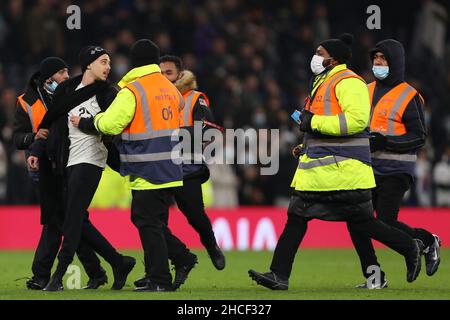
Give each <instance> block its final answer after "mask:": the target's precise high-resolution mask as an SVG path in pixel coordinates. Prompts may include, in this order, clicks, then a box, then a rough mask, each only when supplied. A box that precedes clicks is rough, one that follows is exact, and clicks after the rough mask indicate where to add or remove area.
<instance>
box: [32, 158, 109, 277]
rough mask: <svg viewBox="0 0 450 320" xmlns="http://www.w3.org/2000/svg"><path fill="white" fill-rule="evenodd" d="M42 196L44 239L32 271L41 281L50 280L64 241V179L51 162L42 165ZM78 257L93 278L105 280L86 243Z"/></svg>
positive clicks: (93, 254) (82, 243)
mask: <svg viewBox="0 0 450 320" xmlns="http://www.w3.org/2000/svg"><path fill="white" fill-rule="evenodd" d="M39 164H40V170H39V184H38V186H39V193H40V196H41V223H42V224H43V227H42V231H41V236H40V239H39V243H38V246H37V248H36V251H35V254H34V258H33V264H32V267H31V269H32V272H33V275H34V276H36V277H40V278H50V273H51V269H52V266H53V263H54V261H55V259H56V255H57V254H58V250H59V248H60V246H61V241H62V223H63V220H64V183H63V178H62V176H58V175H55V174H54V173H53V172H52V169H51V165H50V162H49V161H48V160H46V159H42V161H40V162H39ZM77 255H78V258H79V259H80V262H81V264H82V265H83V267H84V269H85V271H86V273H87V275H88V276H89V277H90V278H97V277H101V276H102V275H103V274H104V273H105V271H104V270H103V268H102V267H101V265H100V260H99V259H98V257H97V255H96V254H95V252H94V251H93V250H92V248H91V247H89V245H87V244H86V243H85V242H83V241H82V242H81V243H80V245H79V246H78V249H77Z"/></svg>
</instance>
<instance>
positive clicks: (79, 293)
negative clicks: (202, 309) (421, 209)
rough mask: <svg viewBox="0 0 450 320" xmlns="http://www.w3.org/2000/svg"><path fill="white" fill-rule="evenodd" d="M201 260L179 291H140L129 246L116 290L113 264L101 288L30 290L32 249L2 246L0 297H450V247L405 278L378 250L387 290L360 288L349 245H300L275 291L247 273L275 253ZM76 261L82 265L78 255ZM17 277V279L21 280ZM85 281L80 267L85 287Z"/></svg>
mask: <svg viewBox="0 0 450 320" xmlns="http://www.w3.org/2000/svg"><path fill="white" fill-rule="evenodd" d="M195 253H196V254H197V255H198V256H199V264H198V265H197V266H196V268H194V269H193V270H192V272H191V274H190V276H189V278H188V280H187V281H186V283H185V284H184V285H183V286H182V287H181V288H180V289H179V290H178V291H176V292H165V293H136V292H133V291H132V290H133V281H134V280H135V279H137V278H139V277H140V276H142V275H143V273H144V267H143V264H142V262H141V261H142V252H140V251H128V252H127V254H130V255H132V256H134V257H136V258H137V261H138V262H137V264H136V267H135V268H134V270H133V271H132V272H131V274H130V276H129V277H128V281H127V284H126V286H125V287H124V288H123V289H122V290H121V291H112V290H110V289H109V288H110V287H111V284H112V275H111V268H110V267H109V266H108V265H107V264H106V263H105V262H103V266H104V267H105V269H106V270H107V271H108V276H109V279H110V281H109V284H107V285H106V286H103V287H101V288H100V289H99V290H95V291H87V290H67V289H65V291H64V292H55V293H51V292H48V293H47V292H42V291H31V290H27V289H26V287H25V281H26V280H25V279H20V278H23V277H26V276H30V275H31V271H30V268H31V261H32V257H33V253H32V252H30V251H0V300H5V299H33V300H36V299H70V300H72V299H80V300H92V299H94V300H103V299H107V300H117V299H132V300H135V299H152V300H154V299H167V300H178V299H187V300H209V299H215V300H222V299H224V300H228V299H231V300H239V299H249V300H277V299H282V300H297V299H309V300H315V299H363V300H364V299H370V300H373V299H408V300H409V299H446V300H449V299H450V249H445V250H442V252H441V253H442V262H441V266H440V268H439V271H438V272H437V273H436V274H435V275H434V276H433V277H428V276H427V275H426V273H425V269H424V264H423V268H422V272H421V274H420V276H419V278H418V279H417V280H416V281H415V282H413V283H411V284H410V283H407V282H406V267H405V263H404V259H403V257H402V256H400V255H398V254H396V253H395V252H393V251H391V250H387V249H381V250H377V253H378V257H379V261H380V263H381V264H382V267H383V270H384V271H385V272H386V274H387V278H388V281H389V288H387V289H384V290H364V289H356V288H354V286H355V285H356V284H358V283H360V282H362V280H363V278H362V276H361V271H360V267H359V261H358V259H357V256H356V253H355V252H354V251H353V250H351V249H335V250H332V249H327V250H318V249H315V250H313V249H304V250H303V249H302V250H299V252H298V253H297V258H296V261H295V264H294V268H293V272H292V276H291V279H290V281H289V290H288V291H271V290H268V289H266V288H263V287H260V286H257V285H256V284H255V283H254V282H253V281H252V280H251V279H250V278H249V277H248V275H247V271H248V269H255V270H257V271H267V270H268V268H269V265H270V261H271V258H272V252H266V251H262V252H238V251H231V252H226V257H227V266H226V268H225V270H223V271H217V270H215V269H214V267H213V266H212V264H211V262H210V260H209V258H208V256H207V255H206V253H205V251H195ZM74 263H75V264H77V265H79V262H78V260H75V262H74ZM17 279H19V280H17ZM86 282H87V278H86V275H85V274H84V271H82V286H83V285H85V284H86Z"/></svg>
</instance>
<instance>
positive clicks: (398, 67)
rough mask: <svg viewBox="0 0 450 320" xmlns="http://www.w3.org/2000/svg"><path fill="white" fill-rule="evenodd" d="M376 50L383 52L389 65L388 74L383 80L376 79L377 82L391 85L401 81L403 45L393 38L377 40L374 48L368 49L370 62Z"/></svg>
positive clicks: (403, 59) (403, 65) (402, 78)
mask: <svg viewBox="0 0 450 320" xmlns="http://www.w3.org/2000/svg"><path fill="white" fill-rule="evenodd" d="M377 52H381V53H382V54H384V56H385V57H386V60H387V62H388V65H389V75H388V76H387V77H386V79H384V80H379V79H376V81H377V83H381V84H384V85H388V86H392V85H397V84H399V83H400V82H403V81H404V79H405V49H404V48H403V45H402V44H401V43H400V42H398V41H397V40H394V39H387V40H383V41H380V42H378V43H377V44H376V45H375V48H373V49H372V50H370V59H371V61H372V62H373V56H374V55H375V53H377Z"/></svg>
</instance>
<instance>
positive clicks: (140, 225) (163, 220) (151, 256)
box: [131, 188, 189, 285]
mask: <svg viewBox="0 0 450 320" xmlns="http://www.w3.org/2000/svg"><path fill="white" fill-rule="evenodd" d="M171 189H172V188H168V189H154V190H133V191H132V195H133V200H132V203H131V221H132V222H133V224H134V225H135V226H136V228H137V229H138V230H139V236H140V238H141V243H142V247H143V249H144V256H145V269H146V273H147V276H148V277H149V278H150V280H151V281H152V282H154V283H156V284H162V285H170V284H172V275H171V273H170V271H169V261H168V259H169V250H168V247H170V248H171V252H170V259H171V260H172V262H173V263H174V264H175V265H177V264H183V263H184V260H185V259H187V258H189V250H188V249H187V248H186V246H185V245H184V243H182V242H181V241H180V240H179V239H178V238H177V237H175V236H174V235H173V234H172V232H171V231H170V229H169V228H168V217H169V206H170V204H171V199H172V191H171Z"/></svg>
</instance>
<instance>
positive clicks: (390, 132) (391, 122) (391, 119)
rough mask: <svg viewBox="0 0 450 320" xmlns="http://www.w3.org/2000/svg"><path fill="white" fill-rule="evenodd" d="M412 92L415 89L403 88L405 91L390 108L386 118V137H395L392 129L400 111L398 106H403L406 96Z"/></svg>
mask: <svg viewBox="0 0 450 320" xmlns="http://www.w3.org/2000/svg"><path fill="white" fill-rule="evenodd" d="M414 90H415V89H414V88H413V87H411V86H410V85H408V86H407V87H406V88H405V90H403V92H402V93H401V94H400V95H399V97H398V98H397V100H396V101H395V104H394V106H393V107H392V109H391V113H390V114H389V118H388V131H387V134H388V135H391V136H393V135H395V130H394V128H395V118H396V116H397V112H398V110H399V109H400V106H401V105H402V104H403V102H405V99H406V97H407V96H408V94H410V93H411V92H412V91H414Z"/></svg>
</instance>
